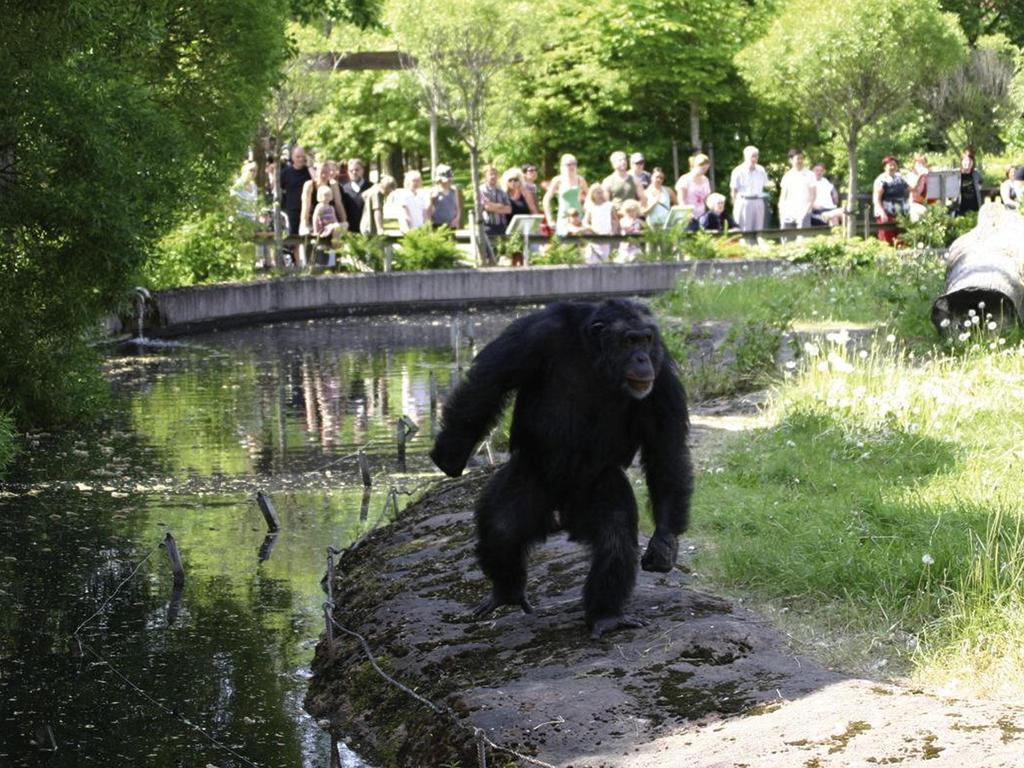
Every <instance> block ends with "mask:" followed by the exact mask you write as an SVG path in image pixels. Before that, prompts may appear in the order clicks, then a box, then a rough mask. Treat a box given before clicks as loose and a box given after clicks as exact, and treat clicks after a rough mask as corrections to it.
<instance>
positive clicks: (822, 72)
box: [736, 0, 965, 194]
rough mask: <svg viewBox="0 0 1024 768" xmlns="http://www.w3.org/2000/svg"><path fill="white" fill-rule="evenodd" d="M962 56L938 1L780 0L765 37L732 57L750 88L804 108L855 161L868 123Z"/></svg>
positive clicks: (915, 98)
mask: <svg viewBox="0 0 1024 768" xmlns="http://www.w3.org/2000/svg"><path fill="white" fill-rule="evenodd" d="M866 30H878V31H879V32H876V33H868V32H866ZM883 31H884V32H883ZM964 56H965V46H964V37H963V32H962V31H961V30H960V28H959V26H958V24H957V22H956V19H955V17H953V16H952V15H949V14H944V13H942V12H941V10H940V9H939V6H938V3H937V0H908V1H907V2H901V3H892V2H889V1H888V0H837V2H830V3H820V2H817V1H816V0H785V2H784V3H783V4H782V7H781V10H780V13H779V15H778V16H777V17H776V18H775V20H774V21H773V22H772V24H771V26H770V28H769V30H768V32H767V34H766V35H765V36H764V37H762V38H761V39H760V40H758V41H757V42H755V43H753V44H752V45H750V46H748V47H747V48H745V49H744V50H743V51H741V52H740V53H739V54H738V55H737V57H736V62H737V65H738V66H739V69H740V72H741V73H742V75H743V77H744V78H745V79H746V80H747V81H748V82H749V83H750V84H751V87H752V88H753V90H754V92H755V93H757V94H759V95H761V96H763V97H764V98H766V99H767V100H769V101H773V102H779V103H794V102H795V103H797V104H801V105H804V108H805V109H806V110H807V113H806V114H807V116H808V117H810V118H811V119H813V120H815V121H817V122H818V123H819V124H820V125H821V126H822V127H824V128H827V129H830V130H832V131H834V132H835V133H837V134H838V135H839V136H840V138H841V139H842V140H843V141H844V142H845V144H846V146H847V148H848V153H849V155H850V157H851V158H852V160H853V163H854V164H855V163H856V151H857V145H858V140H859V137H860V133H861V131H862V130H863V129H864V128H865V127H866V126H868V125H871V124H872V123H874V122H875V121H877V120H879V119H881V118H882V117H883V116H884V115H886V114H887V113H889V112H891V111H893V110H896V109H900V108H903V107H905V106H907V105H914V104H916V103H919V102H920V101H921V98H922V96H923V94H924V93H925V92H926V90H927V88H928V86H929V85H930V84H931V83H933V82H934V81H935V80H936V79H937V78H939V77H940V76H942V75H943V74H944V73H945V72H948V71H949V70H950V69H952V68H953V67H955V66H956V65H957V64H958V63H960V62H961V61H963V59H964ZM851 172H852V173H853V175H852V178H851V179H850V184H849V186H850V192H851V194H855V193H856V189H857V185H856V175H855V167H854V168H851Z"/></svg>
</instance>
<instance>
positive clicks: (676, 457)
mask: <svg viewBox="0 0 1024 768" xmlns="http://www.w3.org/2000/svg"><path fill="white" fill-rule="evenodd" d="M650 398H651V405H652V409H651V412H650V414H649V419H648V422H647V423H646V424H645V425H644V436H643V443H642V444H641V446H640V458H641V461H642V462H643V467H644V474H645V475H646V477H647V489H648V491H649V492H650V497H651V509H652V511H653V513H654V535H653V536H652V537H651V541H650V543H649V544H648V545H647V551H646V552H645V553H644V556H643V559H642V560H641V565H642V566H643V569H644V570H645V571H662V572H667V571H670V570H672V568H673V566H674V565H675V562H676V555H677V553H678V551H679V543H678V541H677V537H678V536H679V534H680V533H682V532H683V531H685V530H686V526H687V524H688V522H689V517H690V496H691V495H692V493H693V467H692V465H691V463H690V451H689V448H688V447H687V445H686V435H687V432H688V431H689V416H688V415H687V412H686V393H685V392H684V390H683V385H682V384H681V383H680V381H679V378H678V375H677V373H676V370H675V366H674V365H672V364H671V363H668V362H666V364H665V366H664V367H663V368H662V370H661V372H660V373H659V375H658V380H657V382H656V383H655V387H654V391H653V392H652V393H651V394H650Z"/></svg>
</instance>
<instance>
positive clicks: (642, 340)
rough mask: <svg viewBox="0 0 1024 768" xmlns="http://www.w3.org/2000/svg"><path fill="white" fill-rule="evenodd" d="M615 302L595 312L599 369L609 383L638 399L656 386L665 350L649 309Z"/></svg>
mask: <svg viewBox="0 0 1024 768" xmlns="http://www.w3.org/2000/svg"><path fill="white" fill-rule="evenodd" d="M633 307H636V305H632V306H631V307H628V308H624V307H621V306H615V305H612V306H610V307H608V308H603V309H602V310H599V311H598V312H597V313H596V314H595V318H594V320H593V321H592V324H591V329H592V332H594V333H596V335H597V336H598V338H599V340H600V351H599V352H598V360H597V363H598V368H599V370H600V371H601V372H602V374H603V375H604V377H605V378H606V380H607V381H608V383H609V384H611V385H612V386H613V387H614V388H615V389H617V390H619V391H620V392H623V393H625V394H626V395H628V396H629V397H631V398H633V399H635V400H643V399H644V398H645V397H647V396H648V395H649V394H651V392H652V390H653V389H654V380H655V378H656V377H657V375H658V371H659V370H660V369H661V365H662V362H663V353H662V346H661V341H660V339H659V338H658V329H657V326H655V324H654V322H653V320H652V319H650V317H649V315H647V314H646V310H644V311H643V312H640V311H636V310H634V309H633Z"/></svg>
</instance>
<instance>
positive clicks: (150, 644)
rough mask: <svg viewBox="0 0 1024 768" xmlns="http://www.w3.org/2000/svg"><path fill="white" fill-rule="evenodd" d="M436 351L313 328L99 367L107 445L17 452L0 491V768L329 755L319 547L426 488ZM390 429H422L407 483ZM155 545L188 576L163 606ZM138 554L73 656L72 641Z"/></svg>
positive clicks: (47, 443)
mask: <svg viewBox="0 0 1024 768" xmlns="http://www.w3.org/2000/svg"><path fill="white" fill-rule="evenodd" d="M507 320H508V317H507V316H491V317H486V318H482V319H479V320H477V321H475V325H476V327H475V328H474V333H473V335H474V336H475V338H476V339H477V340H478V343H480V342H482V341H484V340H486V339H487V338H489V337H490V336H492V335H493V334H494V333H495V332H496V331H497V330H498V329H500V328H501V327H503V325H504V324H505V323H506V322H507ZM459 336H460V338H462V339H465V338H466V337H467V334H465V333H464V331H460V334H459ZM452 337H453V334H452V331H451V323H450V320H449V318H445V317H428V318H417V319H414V320H412V321H409V320H405V321H395V322H390V323H386V322H381V321H380V320H379V319H377V320H348V321H318V322H314V323H291V324H281V325H276V326H270V327H265V328H259V329H249V330H241V331H232V332H230V333H220V334H210V335H207V336H204V337H202V338H194V339H190V340H188V343H189V346H182V347H167V348H161V349H159V350H156V351H155V352H154V350H151V349H143V350H141V354H138V355H133V356H124V357H115V356H112V357H111V358H110V360H109V361H108V374H109V376H110V379H111V381H112V382H113V383H114V387H115V392H116V407H115V409H114V412H113V413H112V414H111V415H110V418H109V420H108V423H107V424H106V425H105V428H104V429H102V430H99V431H97V432H95V433H90V434H78V433H61V434H50V435H36V436H33V438H32V443H33V445H32V448H31V450H30V451H29V452H27V454H26V455H25V456H24V457H23V460H22V463H21V464H20V466H19V467H17V468H16V471H15V474H14V476H13V477H12V481H11V482H9V483H8V484H6V485H4V486H0V686H2V689H3V696H2V697H0V729H2V733H3V736H2V738H0V765H3V766H7V765H12V766H29V765H33V766H34V765H47V766H54V767H55V768H63V766H72V765H74V766H82V765H104V766H109V765H117V766H120V765H130V764H140V765H149V766H157V767H160V766H205V765H208V764H210V765H214V766H220V767H221V768H227V766H243V765H250V764H255V765H260V766H289V767H290V766H303V767H306V768H317V767H319V766H324V767H325V768H326V766H327V765H329V752H330V749H329V748H330V744H329V742H328V741H327V740H326V738H325V736H324V735H323V734H322V733H321V731H320V730H319V729H318V728H317V727H316V725H315V724H314V723H312V722H311V721H310V720H309V718H308V717H306V716H305V715H303V713H302V712H301V709H300V704H301V699H302V695H303V692H304V689H305V680H304V675H305V672H304V671H303V669H304V667H305V665H307V664H308V663H309V660H310V658H311V653H312V646H313V644H314V643H315V640H316V638H317V636H318V635H319V633H320V631H321V628H322V623H323V618H322V613H321V608H320V606H321V604H322V602H323V600H324V595H323V592H322V590H321V587H320V579H321V576H322V575H323V570H324V548H325V546H327V545H328V544H334V545H338V546H343V545H345V544H346V543H349V542H351V541H353V540H354V539H355V538H356V537H358V536H360V535H362V534H363V533H365V532H366V531H367V530H369V529H370V528H372V527H373V526H375V525H376V524H377V523H378V522H379V520H380V517H381V515H382V514H383V513H384V510H385V504H386V500H387V496H388V491H389V489H390V488H392V487H394V486H399V487H409V486H413V485H415V484H417V483H418V482H420V481H422V480H423V479H424V478H425V477H426V476H427V475H426V473H427V472H428V471H429V470H430V467H429V461H428V460H427V459H426V457H425V456H424V452H425V448H426V447H427V446H428V445H429V444H430V440H431V437H432V435H433V431H434V429H435V428H436V420H437V411H436V401H437V400H438V399H439V398H440V399H443V394H444V392H445V390H446V389H447V388H448V387H450V386H451V384H452V382H453V380H454V379H455V377H456V376H457V375H458V374H457V372H456V370H455V365H454V363H455V360H456V355H455V351H454V350H453V349H452V346H451V339H452ZM470 355H471V350H469V349H467V348H461V349H460V350H459V355H458V356H459V357H461V358H463V359H467V360H468V359H469V357H470ZM438 393H440V394H438ZM403 415H405V416H408V417H409V419H411V420H412V421H413V422H415V423H416V424H417V425H418V426H419V430H418V431H417V432H415V433H413V434H410V435H409V436H408V447H407V452H408V453H407V471H406V473H403V472H402V471H401V470H400V468H399V466H398V456H397V445H396V422H397V421H398V419H399V418H400V417H401V416H403ZM364 446H365V453H366V456H367V460H368V469H369V471H370V473H371V474H372V476H373V488H372V492H370V491H365V490H364V488H363V485H362V482H361V480H360V471H359V466H358V458H357V454H358V451H359V449H360V448H362V447H364ZM260 489H263V490H265V491H267V492H268V493H269V494H270V495H271V497H272V499H273V504H274V506H275V508H276V511H277V512H278V514H279V516H280V518H281V523H282V530H281V531H280V532H279V533H278V534H276V535H274V534H271V535H268V533H267V525H266V523H265V521H264V519H263V516H262V515H261V514H260V511H259V509H258V507H257V504H256V501H255V494H256V491H257V490H260ZM403 498H404V497H403ZM403 503H404V501H403ZM168 531H171V532H173V534H174V537H175V539H176V540H177V542H178V545H179V547H180V549H181V555H182V559H183V561H184V566H185V570H186V574H187V581H186V584H185V586H184V589H183V590H180V591H177V592H176V591H175V590H174V588H173V584H172V576H171V570H170V565H169V562H168V560H167V555H166V553H165V552H164V551H163V550H159V551H156V552H155V553H154V552H153V550H154V548H155V547H156V546H157V545H158V544H159V542H160V541H161V540H162V539H163V538H164V535H165V533H166V532H168ZM147 554H152V556H151V557H150V559H149V560H148V561H146V563H145V564H144V565H143V566H142V568H141V569H140V570H139V573H138V574H137V575H136V576H135V577H134V578H133V579H132V580H131V581H129V582H128V583H127V584H126V585H125V586H124V588H123V589H122V590H121V592H120V593H118V594H117V596H116V597H115V598H114V599H113V600H112V601H111V602H110V604H109V605H108V606H107V607H106V608H105V609H104V610H103V611H102V612H101V613H100V614H99V615H98V616H96V618H95V619H93V620H92V621H91V622H89V623H88V624H87V625H86V626H85V628H84V629H83V630H82V632H81V634H80V637H81V640H82V645H81V646H79V644H78V643H77V642H75V641H74V640H73V639H72V637H73V634H74V630H75V628H76V627H78V626H79V625H80V624H81V623H82V621H83V620H84V619H86V618H87V617H88V616H89V615H90V614H92V613H93V612H94V611H95V610H96V609H97V608H98V607H99V606H100V605H101V604H102V603H103V601H104V600H105V599H106V598H107V597H108V596H109V595H110V594H111V593H112V592H113V591H114V590H115V588H116V587H117V586H118V585H119V584H120V583H121V581H122V580H123V579H125V577H126V576H128V575H129V574H130V573H131V571H132V569H133V568H134V567H135V566H136V564H138V563H139V562H140V560H142V559H143V558H144V557H145V556H146V555H147ZM126 681H130V683H131V684H134V685H137V686H138V687H139V688H140V689H142V691H144V692H145V694H146V695H148V696H151V697H152V698H153V700H155V702H156V703H154V701H149V700H147V699H146V698H145V697H144V696H143V695H140V694H139V693H138V692H137V691H135V690H133V689H132V687H131V685H130V684H129V682H126ZM185 721H187V722H188V723H192V724H194V725H195V726H197V727H199V728H201V729H202V731H203V732H204V734H206V735H203V734H200V733H199V732H197V731H196V730H195V729H194V728H191V727H190V726H189V725H188V724H187V723H186V722H185ZM208 737H209V738H208ZM210 738H212V739H214V740H216V741H217V742H220V743H222V744H224V745H226V746H227V747H229V748H230V749H231V750H234V751H235V752H236V753H237V755H232V754H231V753H230V752H227V751H225V750H224V749H222V748H219V747H218V746H217V745H216V744H214V743H213V742H211V741H210ZM54 745H55V746H56V750H53V746H54ZM339 755H341V758H340V759H341V764H342V765H349V766H353V765H359V762H358V759H357V758H356V757H355V756H353V755H352V754H351V753H350V752H348V751H347V750H345V749H344V748H342V749H340V751H339ZM239 756H241V757H239Z"/></svg>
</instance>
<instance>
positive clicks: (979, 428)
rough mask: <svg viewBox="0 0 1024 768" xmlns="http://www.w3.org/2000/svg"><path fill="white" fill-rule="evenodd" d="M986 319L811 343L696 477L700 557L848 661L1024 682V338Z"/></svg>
mask: <svg viewBox="0 0 1024 768" xmlns="http://www.w3.org/2000/svg"><path fill="white" fill-rule="evenodd" d="M986 334H987V332H986V331H984V330H981V331H978V330H975V331H974V332H973V334H972V335H971V337H970V338H969V339H967V340H966V341H965V342H963V343H962V344H960V345H959V347H958V349H957V350H956V351H955V352H954V353H953V354H940V353H938V352H935V353H932V354H929V355H927V356H925V357H923V358H922V356H920V355H919V354H915V353H913V352H912V351H910V350H908V348H907V346H906V345H904V344H903V343H901V342H899V341H896V340H895V339H894V337H892V336H889V340H882V339H880V338H879V337H876V341H874V342H873V343H871V345H870V346H869V347H867V348H865V349H863V351H861V350H851V349H849V348H848V345H847V344H845V343H844V341H845V339H844V338H843V337H842V336H841V335H838V336H833V337H832V340H831V341H827V342H824V343H822V344H819V345H816V346H817V349H815V348H813V346H809V347H808V349H807V354H806V355H805V356H804V357H803V358H802V359H801V361H800V362H799V363H798V364H796V365H795V367H794V369H793V370H792V371H791V372H789V373H788V374H787V375H786V377H785V379H784V380H783V381H782V382H781V383H780V384H779V385H778V386H777V388H776V391H775V396H774V400H773V402H772V404H771V406H770V408H769V411H768V413H767V418H768V423H769V426H767V427H765V428H763V429H759V430H757V431H754V432H752V433H748V434H747V435H745V436H743V437H741V438H739V439H737V440H736V441H735V442H733V444H732V445H731V446H730V447H729V448H727V449H726V450H725V451H724V452H723V453H722V454H721V455H720V456H719V457H718V458H717V460H716V461H715V464H716V465H717V466H715V467H714V468H713V469H712V470H711V471H709V472H707V473H706V474H705V475H704V476H702V477H701V478H700V479H699V482H698V486H697V493H696V496H695V500H694V515H693V519H694V528H693V530H692V533H693V535H695V536H696V537H697V539H698V540H699V542H701V544H702V546H701V547H700V549H701V551H702V552H703V553H704V554H703V555H702V556H701V557H700V558H699V560H698V564H697V567H698V569H699V570H700V571H702V572H706V573H708V574H710V575H711V577H712V578H713V579H714V580H715V581H716V582H718V583H720V584H722V585H724V586H726V587H728V588H729V589H731V590H734V591H736V592H737V593H739V594H743V595H748V596H751V597H753V598H754V599H755V601H756V602H758V604H759V605H761V606H762V607H765V608H768V609H770V610H774V611H776V612H777V613H778V614H779V615H783V614H786V615H787V619H786V621H787V626H788V628H790V629H791V630H793V631H795V633H796V634H797V635H798V636H802V637H803V638H804V639H806V640H808V641H811V640H812V639H813V638H815V637H817V638H818V641H819V642H821V638H822V637H824V642H825V644H826V646H827V647H830V648H831V649H832V651H833V652H837V651H838V652H839V653H842V654H846V658H845V659H841V660H840V662H841V663H844V664H845V666H847V667H852V668H855V669H861V670H863V669H871V668H872V667H875V668H877V663H878V662H879V661H881V662H885V661H889V660H896V661H897V662H902V665H903V666H904V667H905V668H907V667H909V668H910V669H912V673H913V675H914V676H915V677H917V678H919V679H921V680H925V681H930V682H937V683H942V684H944V685H946V686H947V687H949V688H952V689H955V690H957V691H961V692H970V693H982V694H1006V693H1009V692H1015V693H1018V694H1019V692H1020V691H1022V690H1024V650H1022V649H1024V530H1022V524H1021V514H1022V510H1021V507H1020V503H1019V500H1020V499H1021V498H1022V497H1024V472H1021V461H1022V459H1024V422H1022V420H1021V419H1020V418H1019V414H1020V412H1021V411H1022V410H1024V384H1022V383H1021V382H1024V346H1020V345H1015V346H1011V345H1009V344H1006V343H1003V344H1000V343H999V340H998V338H995V337H989V336H987V335H986ZM1004 341H1005V340H1004ZM851 638H852V639H853V642H851Z"/></svg>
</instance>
